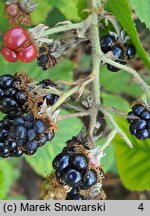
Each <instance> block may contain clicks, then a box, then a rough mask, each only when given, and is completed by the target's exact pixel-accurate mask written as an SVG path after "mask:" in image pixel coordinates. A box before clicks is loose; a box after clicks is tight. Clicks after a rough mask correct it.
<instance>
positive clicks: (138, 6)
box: [129, 0, 150, 29]
mask: <svg viewBox="0 0 150 216" xmlns="http://www.w3.org/2000/svg"><path fill="white" fill-rule="evenodd" d="M129 1H130V4H131V6H132V8H133V9H134V10H135V13H136V15H137V16H138V17H139V19H140V20H141V21H142V22H144V23H145V24H146V26H147V28H149V29H150V13H149V8H150V1H137V0H129Z"/></svg>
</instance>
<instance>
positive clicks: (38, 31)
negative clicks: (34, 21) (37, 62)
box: [28, 24, 53, 47]
mask: <svg viewBox="0 0 150 216" xmlns="http://www.w3.org/2000/svg"><path fill="white" fill-rule="evenodd" d="M48 29H49V27H48V26H46V25H44V24H39V25H37V26H36V27H34V28H30V29H29V30H28V31H29V34H30V36H31V38H32V40H33V41H34V42H35V43H36V44H37V46H38V47H40V46H41V45H42V44H43V43H44V42H45V43H49V44H50V43H52V41H53V40H52V39H48V36H44V37H43V36H42V34H43V33H44V31H45V30H48Z"/></svg>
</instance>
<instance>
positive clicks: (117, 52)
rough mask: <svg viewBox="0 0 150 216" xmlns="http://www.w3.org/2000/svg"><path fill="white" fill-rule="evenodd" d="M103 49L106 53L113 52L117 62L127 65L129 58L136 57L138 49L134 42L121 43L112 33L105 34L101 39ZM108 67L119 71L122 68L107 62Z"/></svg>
mask: <svg viewBox="0 0 150 216" xmlns="http://www.w3.org/2000/svg"><path fill="white" fill-rule="evenodd" d="M100 43H101V49H102V51H103V52H104V53H108V52H110V51H111V52H112V53H113V57H114V58H115V62H117V63H120V64H123V65H125V64H126V61H127V60H130V59H132V58H134V57H135V55H136V49H135V47H134V46H133V45H132V44H129V45H128V44H119V43H118V41H117V40H116V39H115V38H114V37H113V36H112V35H105V36H103V37H102V38H101V39H100ZM107 69H108V70H109V71H111V72H117V71H119V70H120V69H119V68H117V67H115V66H113V65H110V64H107Z"/></svg>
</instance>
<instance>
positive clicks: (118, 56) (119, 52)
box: [107, 45, 126, 72]
mask: <svg viewBox="0 0 150 216" xmlns="http://www.w3.org/2000/svg"><path fill="white" fill-rule="evenodd" d="M110 51H111V52H112V53H113V56H114V58H115V62H117V63H120V64H123V65H124V64H126V62H125V61H124V50H123V48H122V47H121V46H120V45H114V46H113V47H112V48H111V49H110ZM107 69H108V70H109V71H111V72H117V71H119V70H120V69H119V68H117V67H115V66H113V65H110V64H107Z"/></svg>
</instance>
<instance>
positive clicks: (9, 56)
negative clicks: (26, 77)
mask: <svg viewBox="0 0 150 216" xmlns="http://www.w3.org/2000/svg"><path fill="white" fill-rule="evenodd" d="M1 53H2V56H3V57H4V58H5V59H6V60H7V61H8V62H16V61H18V57H17V54H16V53H15V52H14V51H12V50H10V49H8V48H7V47H3V48H2V51H1Z"/></svg>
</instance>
